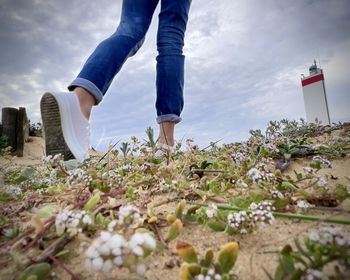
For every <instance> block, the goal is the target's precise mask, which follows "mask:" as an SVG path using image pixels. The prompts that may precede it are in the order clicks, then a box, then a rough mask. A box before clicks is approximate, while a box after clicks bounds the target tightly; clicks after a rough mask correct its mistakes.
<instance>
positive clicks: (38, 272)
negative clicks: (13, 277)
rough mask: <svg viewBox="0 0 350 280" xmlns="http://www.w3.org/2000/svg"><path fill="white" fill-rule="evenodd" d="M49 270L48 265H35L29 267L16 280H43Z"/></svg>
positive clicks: (49, 266)
mask: <svg viewBox="0 0 350 280" xmlns="http://www.w3.org/2000/svg"><path fill="white" fill-rule="evenodd" d="M50 270H51V265H50V264H48V263H37V264H33V265H31V266H29V267H28V268H27V269H26V270H25V271H23V272H22V273H21V274H20V276H19V277H18V280H27V279H37V280H44V279H45V278H46V276H47V275H48V274H49V272H50Z"/></svg>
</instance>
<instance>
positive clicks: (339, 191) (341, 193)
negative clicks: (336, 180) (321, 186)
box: [334, 184, 349, 201]
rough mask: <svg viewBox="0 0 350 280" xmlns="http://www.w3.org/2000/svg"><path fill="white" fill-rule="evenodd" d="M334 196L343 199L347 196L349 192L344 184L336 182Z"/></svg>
mask: <svg viewBox="0 0 350 280" xmlns="http://www.w3.org/2000/svg"><path fill="white" fill-rule="evenodd" d="M334 196H335V198H336V199H337V200H340V201H343V200H345V199H346V198H347V197H348V196H349V194H348V191H347V189H346V187H345V186H344V185H341V184H337V185H336V187H335V190H334Z"/></svg>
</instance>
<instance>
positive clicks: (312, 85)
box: [301, 60, 331, 125]
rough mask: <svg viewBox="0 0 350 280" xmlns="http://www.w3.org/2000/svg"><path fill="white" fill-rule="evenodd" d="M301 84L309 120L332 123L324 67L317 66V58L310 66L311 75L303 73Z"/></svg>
mask: <svg viewBox="0 0 350 280" xmlns="http://www.w3.org/2000/svg"><path fill="white" fill-rule="evenodd" d="M301 85H302V87H303V95H304V103H305V112H306V120H307V122H309V123H313V122H315V121H316V120H318V121H321V123H322V124H323V125H330V124H331V121H330V118H329V111H328V104H327V96H326V88H325V84H324V75H323V71H322V69H321V68H318V67H317V64H316V60H314V64H313V65H311V66H310V68H309V76H307V77H305V76H304V75H302V79H301Z"/></svg>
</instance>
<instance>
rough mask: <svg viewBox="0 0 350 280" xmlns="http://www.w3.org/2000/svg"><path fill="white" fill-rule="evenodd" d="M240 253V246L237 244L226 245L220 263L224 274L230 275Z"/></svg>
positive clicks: (221, 252)
mask: <svg viewBox="0 0 350 280" xmlns="http://www.w3.org/2000/svg"><path fill="white" fill-rule="evenodd" d="M238 252H239V246H238V244H237V243H236V242H230V243H227V244H225V245H224V246H223V247H222V249H221V250H220V252H219V256H218V262H219V264H220V266H221V269H222V272H223V273H229V272H230V270H231V269H232V268H233V266H234V264H235V262H236V259H237V256H238Z"/></svg>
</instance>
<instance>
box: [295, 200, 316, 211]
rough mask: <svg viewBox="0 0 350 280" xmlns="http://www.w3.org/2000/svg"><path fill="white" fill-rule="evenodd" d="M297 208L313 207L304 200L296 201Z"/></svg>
mask: <svg viewBox="0 0 350 280" xmlns="http://www.w3.org/2000/svg"><path fill="white" fill-rule="evenodd" d="M297 207H299V208H303V209H306V208H310V207H313V205H312V204H310V203H309V202H307V201H306V200H298V201H297Z"/></svg>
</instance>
